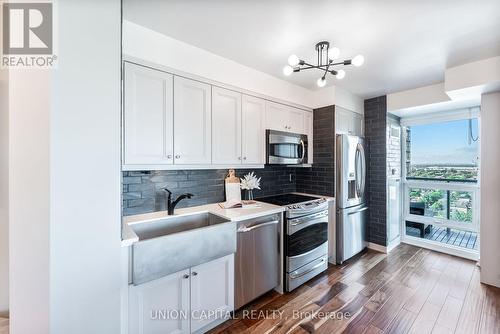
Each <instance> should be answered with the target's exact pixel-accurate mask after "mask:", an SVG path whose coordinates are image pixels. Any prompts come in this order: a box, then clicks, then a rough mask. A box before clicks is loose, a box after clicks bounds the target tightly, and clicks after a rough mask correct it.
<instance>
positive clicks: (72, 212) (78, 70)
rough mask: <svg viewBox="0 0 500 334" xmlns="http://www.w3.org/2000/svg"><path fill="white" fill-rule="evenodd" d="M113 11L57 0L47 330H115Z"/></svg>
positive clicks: (112, 5) (116, 85)
mask: <svg viewBox="0 0 500 334" xmlns="http://www.w3.org/2000/svg"><path fill="white" fill-rule="evenodd" d="M120 15H121V11H120V0H107V1H97V0H92V1H80V0H71V1H70V0H67V1H61V2H59V3H58V18H57V19H58V24H59V29H58V45H59V47H58V56H59V65H58V69H56V70H54V71H53V81H52V86H51V87H52V93H51V99H52V100H51V102H52V110H51V111H52V113H51V129H50V134H51V140H50V149H51V159H50V186H51V192H50V195H51V196H50V211H51V230H50V238H51V242H50V245H51V249H50V274H51V276H50V278H51V281H50V283H51V286H50V288H51V290H50V308H51V313H50V320H51V333H54V334H59V333H60V334H67V333H71V334H78V333H82V334H88V333H92V334H99V333H103V334H113V333H119V331H120V282H121V280H120V278H121V276H120V273H121V271H120V261H121V248H120V241H121V217H120V215H121V208H120V207H121V197H120V196H121V191H120V182H121V178H120V174H121V173H120V68H121V64H120V20H121V17H120ZM14 334H16V333H14Z"/></svg>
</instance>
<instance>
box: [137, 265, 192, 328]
mask: <svg viewBox="0 0 500 334" xmlns="http://www.w3.org/2000/svg"><path fill="white" fill-rule="evenodd" d="M186 276H187V278H186ZM183 314H187V316H181V315H183ZM128 332H129V334H166V333H189V269H187V270H183V271H180V272H177V273H175V274H171V275H168V276H165V277H162V278H160V279H157V280H154V281H151V282H148V283H145V284H141V285H137V286H134V285H131V286H130V288H129V330H128Z"/></svg>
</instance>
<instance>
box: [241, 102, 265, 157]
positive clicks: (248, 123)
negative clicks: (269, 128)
mask: <svg viewBox="0 0 500 334" xmlns="http://www.w3.org/2000/svg"><path fill="white" fill-rule="evenodd" d="M241 111H242V129H241V132H242V135H241V139H242V140H241V148H242V156H243V163H244V164H259V165H262V164H265V162H266V131H265V126H264V122H265V114H266V101H265V100H263V99H259V98H256V97H253V96H248V95H243V100H242V108H241Z"/></svg>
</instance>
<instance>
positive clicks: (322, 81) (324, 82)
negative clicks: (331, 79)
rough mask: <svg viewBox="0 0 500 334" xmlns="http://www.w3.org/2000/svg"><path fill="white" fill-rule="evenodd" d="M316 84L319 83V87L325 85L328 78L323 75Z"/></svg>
mask: <svg viewBox="0 0 500 334" xmlns="http://www.w3.org/2000/svg"><path fill="white" fill-rule="evenodd" d="M316 84H317V85H318V87H325V85H326V79H325V78H323V77H321V78H319V79H318V81H316Z"/></svg>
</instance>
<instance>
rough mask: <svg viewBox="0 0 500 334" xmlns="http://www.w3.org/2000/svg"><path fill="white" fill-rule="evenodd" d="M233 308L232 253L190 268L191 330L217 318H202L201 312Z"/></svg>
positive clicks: (195, 329)
mask: <svg viewBox="0 0 500 334" xmlns="http://www.w3.org/2000/svg"><path fill="white" fill-rule="evenodd" d="M233 309H234V254H231V255H228V256H225V257H222V258H220V259H216V260H213V261H210V262H208V263H204V264H202V265H199V266H196V267H192V268H191V314H192V315H193V318H192V319H191V331H192V332H194V331H197V330H199V329H200V328H203V327H205V326H207V325H209V324H210V323H212V322H215V321H217V320H219V319H220V317H219V318H215V319H214V318H209V319H206V318H205V319H203V317H202V316H198V315H203V313H202V312H207V311H216V310H217V311H218V312H219V311H220V313H218V314H219V315H220V316H225V315H226V313H225V312H230V311H233Z"/></svg>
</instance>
